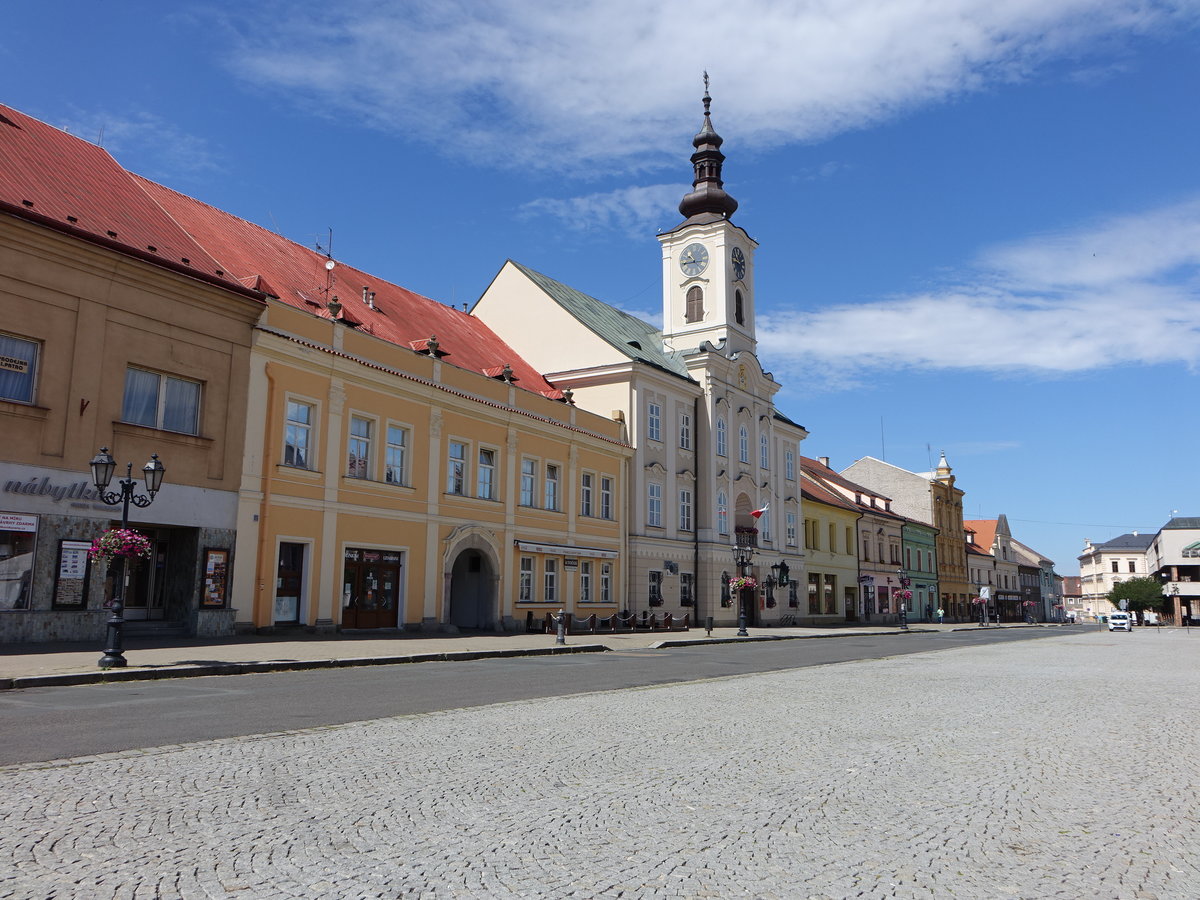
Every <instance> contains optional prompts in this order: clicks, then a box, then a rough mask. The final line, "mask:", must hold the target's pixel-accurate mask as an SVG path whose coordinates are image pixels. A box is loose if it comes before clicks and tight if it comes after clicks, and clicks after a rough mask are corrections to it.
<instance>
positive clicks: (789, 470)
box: [783, 449, 796, 481]
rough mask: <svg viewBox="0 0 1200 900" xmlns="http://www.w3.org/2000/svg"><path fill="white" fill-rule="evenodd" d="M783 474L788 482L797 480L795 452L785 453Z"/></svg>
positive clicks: (788, 451) (787, 451)
mask: <svg viewBox="0 0 1200 900" xmlns="http://www.w3.org/2000/svg"><path fill="white" fill-rule="evenodd" d="M783 474H784V477H785V478H787V480H788V481H795V480H796V453H795V451H794V450H790V449H789V450H785V451H784V453H783Z"/></svg>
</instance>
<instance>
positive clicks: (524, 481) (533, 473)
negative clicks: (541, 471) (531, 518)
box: [521, 459, 537, 506]
mask: <svg viewBox="0 0 1200 900" xmlns="http://www.w3.org/2000/svg"><path fill="white" fill-rule="evenodd" d="M536 501H537V460H535V459H522V460H521V505H522V506H534V505H535V504H536Z"/></svg>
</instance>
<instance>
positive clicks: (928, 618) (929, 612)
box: [925, 603, 933, 622]
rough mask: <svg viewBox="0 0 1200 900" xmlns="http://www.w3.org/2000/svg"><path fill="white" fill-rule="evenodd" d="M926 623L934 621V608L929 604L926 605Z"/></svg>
mask: <svg viewBox="0 0 1200 900" xmlns="http://www.w3.org/2000/svg"><path fill="white" fill-rule="evenodd" d="M925 621H926V622H932V621H933V607H932V606H930V605H929V604H928V603H926V604H925Z"/></svg>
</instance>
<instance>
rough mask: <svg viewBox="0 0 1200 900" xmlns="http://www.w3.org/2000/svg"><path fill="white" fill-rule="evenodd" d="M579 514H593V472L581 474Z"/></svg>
mask: <svg viewBox="0 0 1200 900" xmlns="http://www.w3.org/2000/svg"><path fill="white" fill-rule="evenodd" d="M579 514H580V515H581V516H590V515H591V514H592V473H591V472H584V473H583V474H582V475H580V476H579Z"/></svg>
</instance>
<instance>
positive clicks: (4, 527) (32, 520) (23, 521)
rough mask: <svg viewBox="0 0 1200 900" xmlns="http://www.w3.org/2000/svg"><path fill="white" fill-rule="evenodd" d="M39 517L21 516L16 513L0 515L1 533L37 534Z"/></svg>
mask: <svg viewBox="0 0 1200 900" xmlns="http://www.w3.org/2000/svg"><path fill="white" fill-rule="evenodd" d="M37 526H38V517H37V516H20V515H17V514H16V513H0V531H26V532H36V531H37Z"/></svg>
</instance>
